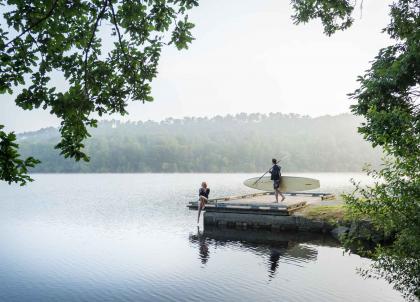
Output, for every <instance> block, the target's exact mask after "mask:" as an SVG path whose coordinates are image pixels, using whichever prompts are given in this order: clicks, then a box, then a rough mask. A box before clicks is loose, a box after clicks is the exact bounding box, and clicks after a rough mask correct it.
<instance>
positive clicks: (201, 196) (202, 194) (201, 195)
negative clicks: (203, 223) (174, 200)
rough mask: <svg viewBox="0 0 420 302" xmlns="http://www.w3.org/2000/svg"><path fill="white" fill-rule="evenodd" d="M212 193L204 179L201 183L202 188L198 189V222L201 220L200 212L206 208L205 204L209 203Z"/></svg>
mask: <svg viewBox="0 0 420 302" xmlns="http://www.w3.org/2000/svg"><path fill="white" fill-rule="evenodd" d="M209 194H210V188H207V183H206V182H205V181H203V182H202V183H201V188H200V190H198V217H197V223H199V221H200V214H201V210H202V209H203V208H204V206H205V204H206V203H207V201H208V199H209Z"/></svg>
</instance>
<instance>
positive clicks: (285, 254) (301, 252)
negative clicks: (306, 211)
mask: <svg viewBox="0 0 420 302" xmlns="http://www.w3.org/2000/svg"><path fill="white" fill-rule="evenodd" d="M189 241H190V243H192V244H193V245H195V246H196V247H197V248H198V256H199V257H198V258H199V259H200V261H201V263H202V264H206V263H207V262H208V261H209V259H210V248H213V249H217V248H220V247H225V246H229V248H235V247H236V248H237V249H240V250H244V251H250V252H252V253H253V254H256V255H258V256H260V257H261V258H263V261H264V263H266V264H267V271H268V278H269V280H271V279H273V278H274V277H275V275H276V272H277V270H278V268H279V264H280V263H286V264H288V265H294V266H302V264H303V263H306V262H310V261H316V260H317V256H318V251H317V249H316V246H330V247H337V246H339V245H338V243H337V242H336V241H335V240H334V239H333V238H331V237H330V236H327V235H322V234H314V233H291V232H270V231H260V230H240V229H230V228H219V227H209V226H206V227H205V228H204V230H203V231H201V230H200V228H199V227H197V232H196V233H195V234H192V233H191V234H190V235H189Z"/></svg>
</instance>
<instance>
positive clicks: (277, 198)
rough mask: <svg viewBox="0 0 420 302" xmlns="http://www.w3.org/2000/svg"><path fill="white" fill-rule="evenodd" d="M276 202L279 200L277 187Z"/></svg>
mask: <svg viewBox="0 0 420 302" xmlns="http://www.w3.org/2000/svg"><path fill="white" fill-rule="evenodd" d="M275 192H276V194H275V195H276V202H279V190H278V189H276V191H275Z"/></svg>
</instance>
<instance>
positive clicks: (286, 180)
mask: <svg viewBox="0 0 420 302" xmlns="http://www.w3.org/2000/svg"><path fill="white" fill-rule="evenodd" d="M258 179H259V177H254V178H250V179H247V180H245V181H244V185H245V186H247V187H250V188H253V189H257V190H262V191H274V189H273V181H272V180H270V176H266V177H263V178H261V179H260V180H258ZM257 180H258V181H257ZM319 186H320V185H319V180H318V179H314V178H307V177H297V176H282V177H281V181H280V191H282V192H296V191H306V190H313V189H318V188H319Z"/></svg>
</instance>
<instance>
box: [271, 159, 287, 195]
mask: <svg viewBox="0 0 420 302" xmlns="http://www.w3.org/2000/svg"><path fill="white" fill-rule="evenodd" d="M271 162H272V163H273V167H272V168H271V169H270V174H271V180H272V181H273V188H274V193H275V194H276V202H279V194H280V196H281V201H283V200H285V198H286V197H284V195H283V194H282V193H281V192H280V180H281V167H280V166H278V165H277V160H276V159H275V158H273V159H272V160H271Z"/></svg>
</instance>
